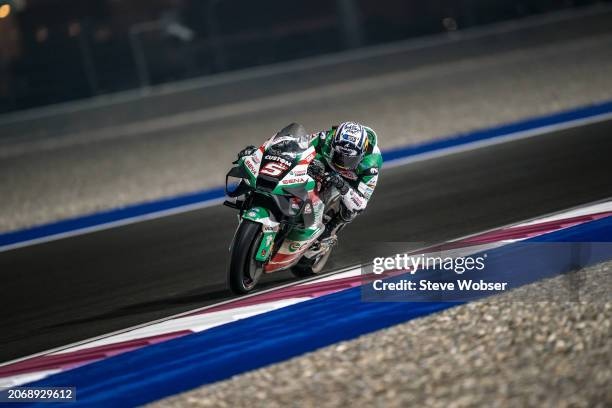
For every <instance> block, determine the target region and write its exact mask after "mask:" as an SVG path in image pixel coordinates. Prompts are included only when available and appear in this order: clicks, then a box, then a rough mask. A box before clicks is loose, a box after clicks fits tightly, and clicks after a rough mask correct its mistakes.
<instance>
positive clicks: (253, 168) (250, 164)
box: [244, 159, 257, 174]
mask: <svg viewBox="0 0 612 408" xmlns="http://www.w3.org/2000/svg"><path fill="white" fill-rule="evenodd" d="M244 162H245V163H246V166H247V167H248V169H249V170H250V171H251V173H252V174H257V168H255V165H254V164H253V163H252V161H251V160H248V159H247V160H245V161H244Z"/></svg>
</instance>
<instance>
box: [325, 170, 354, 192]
mask: <svg viewBox="0 0 612 408" xmlns="http://www.w3.org/2000/svg"><path fill="white" fill-rule="evenodd" d="M323 185H325V186H334V187H336V189H338V192H339V193H340V194H341V195H345V194H346V193H348V191H349V186H348V184H347V183H346V181H344V179H343V178H342V176H341V175H339V174H338V173H328V174H327V175H326V176H325V178H324V180H323Z"/></svg>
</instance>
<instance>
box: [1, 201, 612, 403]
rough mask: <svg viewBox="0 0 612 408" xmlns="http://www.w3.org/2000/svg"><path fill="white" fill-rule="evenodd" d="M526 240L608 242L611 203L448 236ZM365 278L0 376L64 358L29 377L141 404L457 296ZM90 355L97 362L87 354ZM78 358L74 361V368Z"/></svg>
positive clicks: (83, 396)
mask: <svg viewBox="0 0 612 408" xmlns="http://www.w3.org/2000/svg"><path fill="white" fill-rule="evenodd" d="M533 240H537V241H553V242H557V241H577V242H590V241H603V242H610V241H612V202H608V203H604V204H603V205H602V204H597V205H594V206H593V207H592V209H591V210H589V209H587V210H586V211H585V210H583V211H582V212H581V211H580V210H578V213H576V211H574V212H570V213H568V214H567V215H563V214H561V215H557V216H554V217H548V218H545V219H542V220H540V221H537V220H536V221H533V222H528V223H524V224H519V225H516V226H511V227H506V228H501V229H498V230H494V231H490V232H486V233H483V234H480V235H476V236H472V237H469V238H466V239H464V240H460V241H457V242H456V243H455V244H456V246H458V247H461V245H464V246H473V245H482V244H496V243H500V242H502V241H503V242H505V243H509V242H517V241H522V242H526V241H533ZM502 248H505V247H502ZM502 248H500V249H494V250H492V251H488V253H489V254H490V255H491V254H494V252H495V251H499V250H501V249H502ZM596 255H597V256H592V257H591V258H590V259H589V262H590V263H594V262H598V261H601V260H605V259H609V258H612V252H608V253H604V254H596ZM583 266H586V265H583ZM557 273H559V271H555V270H551V269H546V270H538V271H537V273H533V271H530V273H529V274H528V276H526V277H524V278H525V279H524V283H529V282H532V281H535V280H538V279H541V278H544V277H549V276H554V275H555V274H557ZM349 275H350V274H349ZM362 283H363V280H362V278H361V276H360V275H359V271H356V273H354V274H352V275H351V276H339V277H338V278H333V277H332V278H325V279H321V281H318V282H311V283H306V284H302V285H296V286H293V287H288V288H284V289H281V290H278V291H274V292H270V293H265V294H262V295H260V296H254V297H251V298H246V299H239V300H237V301H235V302H232V303H229V304H224V305H220V306H218V307H214V308H212V309H207V310H204V311H201V312H194V313H193V314H191V315H186V316H185V315H184V316H182V317H180V318H179V319H190V318H192V319H198V318H201V319H204V320H206V318H207V315H208V316H211V315H213V314H215V313H223V312H224V311H231V310H232V309H233V310H236V311H238V312H242V313H244V312H245V311H246V310H247V309H248V308H249V307H257V306H258V305H262V304H266V303H269V302H278V301H282V300H288V299H301V300H302V301H299V302H296V303H295V304H290V305H288V306H284V307H281V308H278V309H276V310H273V311H269V312H267V313H262V314H259V315H257V316H253V317H248V318H245V319H242V320H239V321H234V322H229V323H226V324H223V325H221V326H218V327H213V328H210V329H207V330H204V331H201V332H198V333H193V331H188V330H187V331H185V330H183V331H175V332H169V333H162V334H160V335H158V336H151V337H148V338H141V339H134V340H133V341H131V342H123V343H121V342H119V343H116V344H106V345H103V346H98V347H93V348H90V349H87V348H85V349H81V350H77V351H75V352H72V353H70V352H69V353H64V354H63V355H62V354H55V355H50V356H42V357H38V358H34V359H32V360H25V361H22V362H20V363H15V364H13V365H10V366H5V367H0V377H2V376H3V374H4V375H7V374H8V375H18V374H20V373H21V374H23V373H26V372H28V371H31V369H35V370H41V369H42V370H45V369H53V368H59V369H62V364H66V365H67V366H66V367H63V369H66V370H67V371H64V372H62V373H60V374H55V375H52V376H50V377H48V378H46V379H43V380H40V381H37V382H34V383H30V384H28V386H37V387H53V386H75V387H76V388H77V402H76V404H77V405H79V404H83V405H88V406H89V405H104V406H108V405H118V404H121V405H139V404H144V403H146V402H150V401H154V400H156V399H160V398H163V397H166V396H169V395H174V394H176V393H179V392H182V391H186V390H189V389H191V388H194V387H196V386H200V385H203V384H207V383H212V382H215V381H219V380H223V379H226V378H229V377H231V376H232V375H236V374H239V373H242V372H245V371H249V370H252V369H256V368H259V367H263V366H266V365H269V364H272V363H276V362H280V361H283V360H286V359H288V358H291V357H294V356H298V355H301V354H303V353H305V352H308V351H312V350H315V349H317V348H320V347H323V346H327V345H330V344H333V343H335V342H338V341H342V340H347V339H352V338H355V337H357V336H359V335H361V334H365V333H369V332H372V331H375V330H379V329H381V328H385V327H388V326H391V325H395V324H398V323H402V322H405V321H407V320H410V319H414V318H417V317H421V316H425V315H427V314H430V313H434V312H437V311H440V310H444V309H447V308H449V307H453V306H455V305H457V304H461V303H459V302H411V303H407V302H398V303H393V302H363V301H362V298H361V291H360V288H359V286H360V285H361V284H362ZM305 299H310V300H308V301H305ZM200 323H201V322H200ZM192 324H193V323H192ZM187 334H190V335H187ZM164 336H165V337H164ZM170 339H172V340H170ZM146 345H149V346H148V347H145V346H146ZM128 351H129V352H128ZM62 359H63V360H62ZM80 359H81V361H79V360H80ZM95 360H99V361H98V362H93V363H92V362H91V361H95ZM75 365H76V366H78V365H81V366H80V367H79V368H74V369H71V368H72V367H74V366H75ZM11 371H12V373H11ZM47 405H48V404H45V406H47Z"/></svg>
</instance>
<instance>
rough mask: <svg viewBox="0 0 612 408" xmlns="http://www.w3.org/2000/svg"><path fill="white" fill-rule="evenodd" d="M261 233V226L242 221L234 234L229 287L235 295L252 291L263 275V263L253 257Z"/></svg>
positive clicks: (261, 235) (261, 236) (259, 242)
mask: <svg viewBox="0 0 612 408" xmlns="http://www.w3.org/2000/svg"><path fill="white" fill-rule="evenodd" d="M262 238H263V232H262V230H261V224H259V223H256V222H253V221H249V220H243V221H242V222H241V223H240V226H239V227H238V231H237V232H236V238H235V239H234V243H233V244H232V250H231V252H230V267H229V286H230V289H231V290H232V292H234V293H236V294H239V295H240V294H245V293H248V292H250V291H252V290H253V289H254V288H255V286H256V285H257V282H259V278H260V277H261V275H262V273H263V263H262V262H259V261H257V260H256V259H255V255H256V252H257V249H258V248H259V245H260V244H261V240H262Z"/></svg>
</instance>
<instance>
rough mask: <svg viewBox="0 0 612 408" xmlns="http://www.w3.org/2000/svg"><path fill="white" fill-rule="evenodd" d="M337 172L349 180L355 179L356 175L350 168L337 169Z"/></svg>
mask: <svg viewBox="0 0 612 408" xmlns="http://www.w3.org/2000/svg"><path fill="white" fill-rule="evenodd" d="M338 173H340V175H341V176H342V177H344V178H347V179H349V180H357V175H356V174H355V173H354V172H352V171H350V170H342V169H339V171H338Z"/></svg>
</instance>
